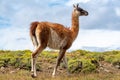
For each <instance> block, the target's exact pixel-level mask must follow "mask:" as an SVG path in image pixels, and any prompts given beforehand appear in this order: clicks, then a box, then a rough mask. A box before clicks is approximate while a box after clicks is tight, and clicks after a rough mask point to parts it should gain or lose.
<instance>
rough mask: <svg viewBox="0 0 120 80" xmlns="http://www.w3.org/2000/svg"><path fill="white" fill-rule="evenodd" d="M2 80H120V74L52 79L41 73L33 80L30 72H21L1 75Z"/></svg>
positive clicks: (75, 75)
mask: <svg viewBox="0 0 120 80" xmlns="http://www.w3.org/2000/svg"><path fill="white" fill-rule="evenodd" d="M0 80H120V73H115V74H111V73H89V74H83V73H82V74H71V75H69V76H68V75H66V74H64V75H63V74H60V75H57V76H56V77H54V78H52V77H51V74H49V73H45V72H39V73H38V77H37V78H35V79H33V78H32V77H31V76H30V72H29V71H26V70H19V71H17V72H14V73H5V74H0Z"/></svg>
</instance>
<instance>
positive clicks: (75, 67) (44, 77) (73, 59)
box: [0, 50, 120, 80]
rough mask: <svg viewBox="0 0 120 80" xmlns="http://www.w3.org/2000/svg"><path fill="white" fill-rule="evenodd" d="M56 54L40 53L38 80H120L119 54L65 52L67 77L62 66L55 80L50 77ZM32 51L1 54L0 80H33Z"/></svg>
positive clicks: (79, 51)
mask: <svg viewBox="0 0 120 80" xmlns="http://www.w3.org/2000/svg"><path fill="white" fill-rule="evenodd" d="M57 54H58V52H57V51H43V52H42V53H41V55H39V57H38V60H37V74H38V78H37V80H62V79H63V80H79V79H81V80H120V51H106V52H90V51H85V50H76V51H72V52H67V53H66V55H67V59H68V65H69V72H70V75H67V73H66V69H65V66H64V63H63V62H61V64H60V67H59V69H58V72H57V75H56V77H55V78H52V77H51V74H52V71H53V67H54V65H55V62H56V58H57ZM30 57H31V51H30V50H24V51H20V50H19V51H10V50H7V51H4V50H0V80H33V79H32V78H31V76H30V68H31V64H30V60H31V59H30Z"/></svg>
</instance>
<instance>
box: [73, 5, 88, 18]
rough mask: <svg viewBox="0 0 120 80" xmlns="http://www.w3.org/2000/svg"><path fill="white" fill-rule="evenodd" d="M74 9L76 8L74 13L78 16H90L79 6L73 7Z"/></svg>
mask: <svg viewBox="0 0 120 80" xmlns="http://www.w3.org/2000/svg"><path fill="white" fill-rule="evenodd" d="M73 7H74V11H75V12H76V14H77V15H78V16H87V15H88V12H87V11H86V10H84V9H82V8H80V7H79V5H78V4H77V5H76V6H75V5H73Z"/></svg>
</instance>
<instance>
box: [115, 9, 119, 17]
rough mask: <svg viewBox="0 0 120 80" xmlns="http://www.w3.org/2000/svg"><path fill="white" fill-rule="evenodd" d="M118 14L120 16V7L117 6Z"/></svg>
mask: <svg viewBox="0 0 120 80" xmlns="http://www.w3.org/2000/svg"><path fill="white" fill-rule="evenodd" d="M115 11H116V15H117V16H119V17H120V7H117V8H115Z"/></svg>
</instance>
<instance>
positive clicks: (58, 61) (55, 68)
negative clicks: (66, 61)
mask: <svg viewBox="0 0 120 80" xmlns="http://www.w3.org/2000/svg"><path fill="white" fill-rule="evenodd" d="M65 52H66V50H64V49H61V50H60V52H59V54H58V57H57V61H56V65H55V67H54V70H53V73H52V76H53V77H54V76H55V74H56V71H57V68H58V66H59V64H60V61H61V59H62V58H63V56H64V54H65Z"/></svg>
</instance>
